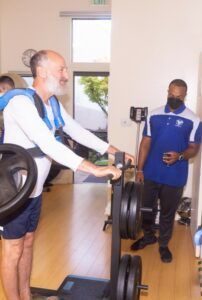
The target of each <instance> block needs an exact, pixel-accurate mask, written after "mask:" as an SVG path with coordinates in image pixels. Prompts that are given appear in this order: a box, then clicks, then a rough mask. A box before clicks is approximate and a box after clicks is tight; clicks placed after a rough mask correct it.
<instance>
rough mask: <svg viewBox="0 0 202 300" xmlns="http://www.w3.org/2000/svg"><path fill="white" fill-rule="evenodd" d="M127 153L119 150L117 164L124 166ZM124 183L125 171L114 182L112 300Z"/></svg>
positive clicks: (118, 262) (116, 269)
mask: <svg viewBox="0 0 202 300" xmlns="http://www.w3.org/2000/svg"><path fill="white" fill-rule="evenodd" d="M124 162H125V153H123V152H117V153H116V155H115V166H117V165H122V166H124ZM123 184H124V171H122V176H121V177H120V178H119V180H117V181H116V182H115V183H114V186H113V189H114V194H113V207H112V246H111V275H110V300H116V299H117V297H116V290H117V280H118V273H119V264H120V258H121V238H120V226H119V219H120V208H121V198H122V191H123Z"/></svg>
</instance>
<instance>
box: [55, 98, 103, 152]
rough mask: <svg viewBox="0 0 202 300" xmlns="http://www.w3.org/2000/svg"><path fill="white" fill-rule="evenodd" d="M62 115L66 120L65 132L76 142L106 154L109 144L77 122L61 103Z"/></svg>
mask: <svg viewBox="0 0 202 300" xmlns="http://www.w3.org/2000/svg"><path fill="white" fill-rule="evenodd" d="M60 109H61V115H62V117H63V120H64V122H65V126H64V127H63V130H64V132H66V133H67V134H68V135H69V136H71V137H72V139H73V140H75V141H76V142H78V143H80V144H82V145H84V146H86V147H88V148H91V149H93V150H95V151H97V152H99V153H100V154H104V153H105V152H106V151H107V149H108V147H109V144H108V143H106V142H104V141H103V140H101V139H100V138H98V137H97V136H96V135H94V134H93V133H91V132H90V131H89V130H86V129H85V128H83V127H82V126H81V125H80V124H79V123H77V122H76V121H75V120H74V119H73V118H72V117H71V116H70V115H69V114H68V113H67V112H66V111H65V109H64V107H63V106H62V104H61V103H60Z"/></svg>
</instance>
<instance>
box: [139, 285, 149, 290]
mask: <svg viewBox="0 0 202 300" xmlns="http://www.w3.org/2000/svg"><path fill="white" fill-rule="evenodd" d="M137 288H138V289H139V290H148V288H149V287H148V285H146V284H138V285H137Z"/></svg>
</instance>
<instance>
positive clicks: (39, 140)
mask: <svg viewBox="0 0 202 300" xmlns="http://www.w3.org/2000/svg"><path fill="white" fill-rule="evenodd" d="M5 114H9V115H10V116H11V117H12V118H13V119H14V120H15V122H16V123H17V124H18V126H19V127H20V129H21V130H22V131H23V132H24V133H25V135H26V136H27V138H28V139H29V140H30V141H32V143H34V144H35V145H37V146H38V147H39V148H40V149H41V150H42V151H43V152H44V153H45V154H46V155H48V156H49V157H51V158H52V159H54V160H55V161H56V162H58V163H60V164H62V165H64V166H66V167H69V168H71V169H72V170H74V171H75V170H76V169H77V168H78V166H79V165H80V164H81V162H82V161H83V158H82V157H80V156H78V155H76V154H75V153H74V152H73V151H71V150H70V149H69V148H67V147H66V146H65V145H63V144H62V143H60V142H58V141H57V140H56V139H55V137H54V134H53V132H52V131H50V130H49V129H48V127H47V125H46V124H45V123H44V121H43V120H42V119H41V117H40V116H39V114H38V111H37V109H36V107H35V105H34V104H33V103H32V102H31V100H30V99H29V98H27V97H26V96H15V97H14V98H13V99H11V100H10V102H9V104H8V105H7V107H6V108H5ZM7 130H12V128H11V129H9V128H7ZM20 144H21V143H19V145H20ZM22 144H23V143H22ZM25 144H26V143H25Z"/></svg>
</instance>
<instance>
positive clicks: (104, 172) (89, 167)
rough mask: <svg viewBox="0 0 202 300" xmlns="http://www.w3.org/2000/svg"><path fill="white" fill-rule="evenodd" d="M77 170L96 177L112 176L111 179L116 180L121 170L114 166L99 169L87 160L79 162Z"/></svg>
mask: <svg viewBox="0 0 202 300" xmlns="http://www.w3.org/2000/svg"><path fill="white" fill-rule="evenodd" d="M78 170H80V171H83V172H87V173H90V174H93V175H94V176H96V177H104V176H108V175H112V176H113V178H112V179H118V178H119V177H120V176H121V174H122V172H121V170H120V169H118V168H116V167H114V166H106V167H99V166H96V165H94V164H92V163H91V162H90V161H87V160H83V161H82V162H81V164H80V165H79V167H78Z"/></svg>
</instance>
